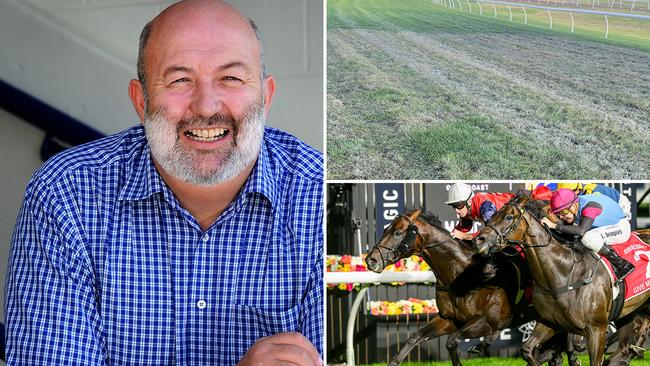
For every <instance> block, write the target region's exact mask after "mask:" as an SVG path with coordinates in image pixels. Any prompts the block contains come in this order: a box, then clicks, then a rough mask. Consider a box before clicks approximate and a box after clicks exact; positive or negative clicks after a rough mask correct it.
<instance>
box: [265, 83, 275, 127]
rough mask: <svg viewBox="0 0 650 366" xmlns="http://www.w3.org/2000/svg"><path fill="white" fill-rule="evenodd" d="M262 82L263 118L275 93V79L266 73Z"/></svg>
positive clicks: (266, 114) (267, 112)
mask: <svg viewBox="0 0 650 366" xmlns="http://www.w3.org/2000/svg"><path fill="white" fill-rule="evenodd" d="M263 83H264V119H266V117H267V116H268V114H269V110H270V109H271V101H273V94H275V79H273V76H271V75H268V76H267V77H266V79H264V81H263Z"/></svg>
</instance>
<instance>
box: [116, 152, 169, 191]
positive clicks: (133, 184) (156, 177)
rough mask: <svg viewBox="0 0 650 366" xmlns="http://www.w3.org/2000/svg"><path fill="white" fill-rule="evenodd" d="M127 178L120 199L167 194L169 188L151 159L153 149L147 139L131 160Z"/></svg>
mask: <svg viewBox="0 0 650 366" xmlns="http://www.w3.org/2000/svg"><path fill="white" fill-rule="evenodd" d="M126 174H127V178H126V183H125V184H124V187H123V188H122V190H121V192H120V194H119V196H118V200H124V201H137V200H142V199H145V198H147V197H149V196H151V195H153V194H154V193H163V194H164V195H167V192H168V191H169V189H168V188H167V186H166V185H165V183H164V182H163V180H162V178H161V177H160V174H158V171H157V170H156V167H155V166H154V164H153V160H152V159H151V151H150V150H149V145H147V143H146V140H145V142H144V146H143V148H142V149H141V150H140V153H139V154H137V155H135V156H134V157H133V159H132V160H131V164H130V165H129V169H127V173H126Z"/></svg>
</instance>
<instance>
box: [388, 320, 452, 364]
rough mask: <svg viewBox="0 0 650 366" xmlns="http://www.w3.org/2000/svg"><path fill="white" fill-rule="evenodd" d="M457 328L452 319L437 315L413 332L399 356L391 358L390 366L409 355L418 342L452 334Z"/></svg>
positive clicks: (400, 361)
mask: <svg viewBox="0 0 650 366" xmlns="http://www.w3.org/2000/svg"><path fill="white" fill-rule="evenodd" d="M455 330H456V326H454V323H453V322H452V321H451V320H447V319H443V318H441V317H440V316H436V317H435V318H433V319H432V320H431V321H429V324H427V325H425V326H424V327H422V328H421V329H418V331H417V332H415V333H413V335H411V336H410V337H409V339H408V340H407V341H406V344H404V346H402V348H401V349H400V350H399V353H398V354H397V356H395V357H393V358H392V359H391V360H390V363H389V364H388V365H389V366H397V365H399V364H400V363H402V361H404V359H405V358H406V356H408V354H409V352H411V350H412V349H413V348H414V347H415V346H417V345H418V344H420V343H422V342H424V341H426V340H428V339H432V338H436V337H440V336H441V335H445V334H450V333H452V332H453V331H455Z"/></svg>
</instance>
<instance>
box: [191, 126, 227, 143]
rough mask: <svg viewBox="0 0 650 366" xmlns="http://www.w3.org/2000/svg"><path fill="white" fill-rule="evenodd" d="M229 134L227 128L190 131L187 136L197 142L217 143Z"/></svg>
mask: <svg viewBox="0 0 650 366" xmlns="http://www.w3.org/2000/svg"><path fill="white" fill-rule="evenodd" d="M227 132H228V130H227V129H225V128H210V129H207V130H206V129H201V130H188V131H187V132H186V133H185V135H187V137H189V138H191V139H192V140H196V141H204V142H205V141H216V140H218V139H220V138H222V137H224V136H225V135H226V133H227Z"/></svg>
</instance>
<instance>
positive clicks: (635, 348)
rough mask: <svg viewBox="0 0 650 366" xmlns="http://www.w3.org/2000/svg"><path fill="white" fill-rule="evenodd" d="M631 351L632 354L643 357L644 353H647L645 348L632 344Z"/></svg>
mask: <svg viewBox="0 0 650 366" xmlns="http://www.w3.org/2000/svg"><path fill="white" fill-rule="evenodd" d="M630 349H631V350H632V352H634V353H636V355H637V356H641V355H642V354H643V352H645V348H643V347H639V346H637V345H635V344H631V345H630Z"/></svg>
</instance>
